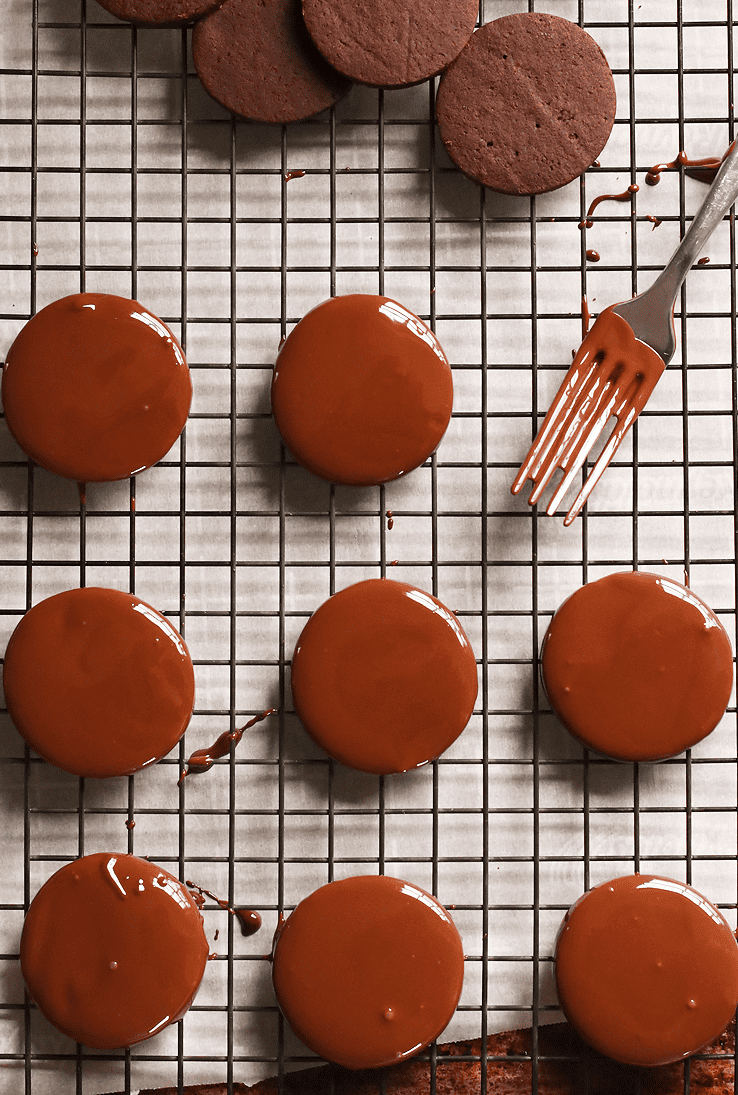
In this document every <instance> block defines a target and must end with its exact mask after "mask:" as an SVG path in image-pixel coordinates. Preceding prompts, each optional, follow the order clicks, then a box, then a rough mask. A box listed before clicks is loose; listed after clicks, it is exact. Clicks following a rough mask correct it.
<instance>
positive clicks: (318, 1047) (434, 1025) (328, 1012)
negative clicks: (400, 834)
mask: <svg viewBox="0 0 738 1095" xmlns="http://www.w3.org/2000/svg"><path fill="white" fill-rule="evenodd" d="M272 978H273V982H274V990H275V992H276V994H277V1000H278V1002H279V1006H280V1008H281V1009H282V1011H283V1013H284V1015H285V1017H286V1019H287V1021H288V1022H289V1024H290V1026H291V1027H292V1029H293V1030H294V1032H295V1034H297V1036H298V1037H299V1038H300V1039H301V1040H302V1041H303V1042H304V1043H305V1045H307V1046H308V1047H309V1048H310V1049H312V1050H313V1051H314V1052H315V1053H318V1054H320V1056H322V1057H324V1058H325V1059H326V1060H328V1061H334V1062H335V1063H337V1064H340V1065H343V1066H344V1067H346V1068H352V1069H360V1068H376V1067H379V1066H381V1065H389V1064H393V1063H394V1062H397V1061H401V1060H402V1059H403V1058H405V1057H410V1056H412V1055H414V1054H416V1053H419V1052H420V1051H421V1050H423V1049H424V1048H425V1047H426V1046H427V1045H428V1044H429V1043H430V1042H432V1041H434V1039H435V1038H437V1037H438V1035H439V1034H440V1033H441V1031H442V1030H443V1029H444V1027H445V1026H446V1025H447V1023H448V1022H449V1020H450V1019H451V1017H452V1016H453V1013H454V1011H455V1009H456V1005H457V1003H458V1001H459V996H460V994H461V986H462V982H463V978H464V952H463V948H462V943H461V938H460V936H459V933H458V931H457V930H456V927H455V926H454V923H453V921H452V920H451V918H450V917H449V915H448V913H447V912H446V911H445V909H444V908H443V906H442V905H439V903H438V902H437V901H436V899H435V898H434V897H432V896H431V895H430V894H428V893H426V892H425V890H422V889H420V888H419V887H417V886H414V885H412V884H410V883H408V882H403V881H402V880H401V879H396V878H388V877H386V876H360V877H356V878H346V879H343V880H341V881H339V882H331V883H329V884H328V885H327V886H323V887H321V889H319V890H316V891H315V892H314V893H312V894H311V895H310V896H309V897H307V898H305V900H304V901H302V902H300V904H299V905H298V906H297V908H296V909H295V911H294V912H293V913H292V914H291V915H290V916H289V917H288V918H287V920H285V921H284V922H283V923H282V924H281V925H280V926H279V928H278V930H277V934H276V936H275V941H274V951H273V967H272Z"/></svg>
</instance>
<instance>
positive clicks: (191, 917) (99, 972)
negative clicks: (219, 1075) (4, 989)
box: [20, 852, 208, 1049]
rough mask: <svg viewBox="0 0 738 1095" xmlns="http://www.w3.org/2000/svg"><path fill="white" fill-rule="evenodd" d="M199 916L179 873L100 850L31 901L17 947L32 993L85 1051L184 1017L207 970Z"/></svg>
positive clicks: (130, 1040)
mask: <svg viewBox="0 0 738 1095" xmlns="http://www.w3.org/2000/svg"><path fill="white" fill-rule="evenodd" d="M207 957H208V944H207V940H206V938H205V932H204V930H203V924H202V917H201V915H200V913H199V911H198V909H197V906H196V905H195V903H194V901H193V900H192V898H191V897H190V895H189V893H188V892H187V890H186V889H185V887H184V886H182V884H181V883H180V882H178V881H177V879H176V878H174V876H173V875H171V874H169V873H168V872H167V871H165V870H163V869H162V868H161V867H157V866H156V865H155V864H153V863H149V862H148V861H147V860H144V859H138V858H136V857H135V856H131V855H119V854H117V853H107V852H100V853H96V854H94V855H89V856H84V857H83V858H82V859H78V860H76V861H75V862H73V863H67V864H66V866H64V867H62V868H61V870H59V871H57V872H56V874H54V875H52V877H51V878H50V879H49V880H48V881H47V882H46V883H45V884H44V885H43V886H42V887H41V889H40V890H39V891H38V893H37V894H36V896H35V898H34V899H33V901H32V902H31V906H30V908H29V910H28V914H27V916H26V919H25V922H24V925H23V934H22V936H21V944H20V961H21V971H22V973H23V977H24V979H25V982H26V985H27V986H28V991H29V993H30V995H31V997H32V999H33V1000H34V1001H35V1002H36V1004H37V1005H38V1007H39V1008H40V1010H41V1011H42V1012H43V1014H44V1015H45V1016H46V1018H47V1019H48V1020H49V1022H50V1023H53V1025H54V1026H55V1027H57V1028H58V1029H59V1030H61V1031H62V1032H63V1033H64V1034H67V1035H69V1037H70V1038H73V1039H74V1040H75V1041H77V1042H81V1043H82V1044H83V1045H86V1046H91V1047H93V1048H97V1049H117V1048H119V1047H122V1046H131V1045H135V1044H136V1043H138V1042H143V1041H145V1040H146V1039H147V1038H150V1037H152V1035H154V1034H158V1032H159V1031H160V1030H163V1029H164V1027H166V1026H169V1024H170V1023H174V1022H176V1021H177V1020H178V1019H181V1018H182V1016H183V1015H184V1013H185V1012H186V1011H187V1009H188V1008H189V1006H190V1004H191V1003H192V1001H193V999H194V997H195V993H196V992H197V989H198V987H199V984H200V981H201V979H202V975H203V972H204V970H205V963H206V961H207Z"/></svg>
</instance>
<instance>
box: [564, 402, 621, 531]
mask: <svg viewBox="0 0 738 1095" xmlns="http://www.w3.org/2000/svg"><path fill="white" fill-rule="evenodd" d="M605 395H609V398H608V399H607V401H606V402H605V403H604V406H603V397H604V396H605ZM621 395H622V393H621V391H620V390H619V389H618V388H617V387H614V388H611V389H609V390H608V389H607V387H606V386H605V388H603V391H602V392H601V393H600V397H599V399H598V400H597V402H596V404H595V406H594V407H593V409H592V412H591V413H590V415H589V416H588V418H587V419H586V421H585V423H584V426H583V428H582V429H581V430H580V432H579V433H578V434H577V436H576V438H574V440H573V442H572V444H570V446H569V448H568V451H567V453H566V460H565V461H562V465H561V466H562V468H563V470H564V472H565V473H566V474H565V475H564V478H563V479H562V480H561V482H560V483H559V485H558V486H557V488H556V490H555V491H554V493H553V495H552V496H551V499H550V501H549V503H548V505H547V506H546V513H547V514H548V515H549V517H550V516H551V515H552V514H554V513H555V512H556V510H557V509H558V507H559V503H560V502H561V500H562V498H563V497H564V495H565V494H566V492H567V491H568V490H569V487H570V486H571V484H572V483H573V482H574V479H575V478H576V475H577V472H578V471H579V469H580V468H581V466H582V464H583V463H584V461H585V460H586V459H587V457H588V456H589V453H590V451H591V449H592V447H593V446H594V444H595V442H596V441H597V438H598V437H599V436H600V434H601V433H602V431H603V430H604V428H605V426H606V425H607V422H608V420H609V419H610V418H612V416H613V413H614V411H615V407H616V406H618V401H619V400H620V398H621ZM621 405H622V404H621ZM603 470H604V469H603Z"/></svg>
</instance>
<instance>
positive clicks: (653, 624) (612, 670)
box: [541, 572, 733, 760]
mask: <svg viewBox="0 0 738 1095" xmlns="http://www.w3.org/2000/svg"><path fill="white" fill-rule="evenodd" d="M541 670H542V675H543V683H544V686H545V689H546V694H547V696H548V699H549V702H550V704H551V706H552V707H553V709H554V711H555V712H556V713H557V715H558V716H559V718H560V719H561V721H562V722H563V723H564V725H565V726H566V727H567V729H568V730H569V731H570V732H571V733H572V734H573V735H574V736H575V737H576V738H578V739H579V740H580V741H581V742H582V744H584V745H586V746H588V747H589V748H590V749H595V750H597V752H599V753H603V754H604V755H606V756H610V757H615V758H616V759H618V760H662V759H665V758H666V757H671V756H675V755H676V754H677V753H681V752H682V751H683V750H684V749H688V748H689V747H690V746H692V745H695V744H696V743H697V742H698V741H701V740H702V738H704V737H705V736H706V735H707V734H709V733H710V731H711V730H713V729H714V728H715V726H716V725H717V723H718V722H719V721H720V719H721V718H722V716H723V713H724V712H725V708H726V706H727V704H728V701H729V699H730V692H731V688H732V683H733V660H732V652H731V646H730V640H729V639H728V636H727V634H726V632H725V629H724V628H723V626H722V624H721V623H720V621H719V620H718V619H717V617H716V616H715V614H714V613H713V612H712V611H711V609H709V608H708V607H707V605H706V604H705V603H704V602H703V601H701V600H700V598H699V597H698V596H697V595H696V594H695V593H693V592H692V590H690V589H687V588H686V586H683V585H680V584H679V583H678V582H675V581H673V579H671V578H664V577H661V576H660V575H657V574H646V573H642V572H636V573H622V574H612V575H608V576H607V577H605V578H600V579H599V580H598V581H596V582H590V583H589V584H588V585H585V586H583V587H582V588H581V589H579V590H577V591H576V593H574V594H572V596H571V597H569V598H568V600H566V601H564V603H563V604H562V605H561V607H560V608H559V609H558V611H557V612H556V613H555V615H554V617H553V619H552V620H551V623H550V625H549V628H548V631H547V632H546V635H545V638H544V640H543V647H542V655H541Z"/></svg>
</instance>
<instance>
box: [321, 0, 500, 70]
mask: <svg viewBox="0 0 738 1095" xmlns="http://www.w3.org/2000/svg"><path fill="white" fill-rule="evenodd" d="M302 13H303V15H304V17H305V25H306V27H307V29H308V31H309V33H310V35H311V37H312V39H313V41H314V42H315V44H316V46H317V47H318V49H319V50H320V52H321V53H322V54H323V56H324V57H326V58H327V60H328V61H330V63H331V64H332V65H333V66H334V67H335V68H337V69H338V71H339V72H343V73H344V74H345V75H346V76H349V77H350V78H351V79H352V80H356V81H358V82H359V83H362V84H369V85H370V86H372V87H404V86H407V85H410V84H419V83H421V82H422V81H423V80H427V79H429V77H431V76H436V75H437V74H438V73H439V72H443V70H444V69H445V68H446V67H447V66H448V65H449V64H450V63H451V62H452V61H453V60H454V58H455V57H457V56H458V54H459V53H460V52H461V50H462V48H463V47H464V46H465V45H466V43H467V42H468V40H469V37H470V35H471V33H472V31H473V30H474V24H475V22H476V19H477V15H478V14H479V3H478V0H420V2H418V0H302Z"/></svg>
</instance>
